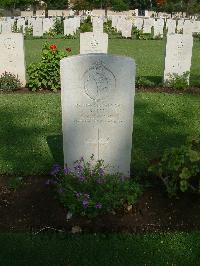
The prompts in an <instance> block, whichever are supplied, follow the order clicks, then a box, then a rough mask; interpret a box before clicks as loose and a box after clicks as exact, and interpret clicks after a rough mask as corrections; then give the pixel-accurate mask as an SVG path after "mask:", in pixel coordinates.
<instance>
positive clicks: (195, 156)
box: [149, 138, 200, 197]
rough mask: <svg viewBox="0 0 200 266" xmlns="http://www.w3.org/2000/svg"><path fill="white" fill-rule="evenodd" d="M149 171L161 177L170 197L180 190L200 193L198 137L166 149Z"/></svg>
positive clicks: (199, 142)
mask: <svg viewBox="0 0 200 266" xmlns="http://www.w3.org/2000/svg"><path fill="white" fill-rule="evenodd" d="M149 171H150V172H151V173H153V174H155V175H156V176H158V177H159V178H161V180H162V181H163V183H164V185H165V187H166V189H167V192H168V195H169V196H170V197H173V196H176V195H177V193H178V192H180V191H181V192H186V191H192V192H197V193H200V138H192V139H188V141H187V143H186V145H183V146H181V147H179V148H172V149H169V150H166V151H165V152H164V154H163V155H162V157H161V159H160V160H158V162H157V163H154V164H152V165H151V166H150V167H149Z"/></svg>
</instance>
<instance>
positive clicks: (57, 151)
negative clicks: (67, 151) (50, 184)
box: [0, 94, 195, 175]
mask: <svg viewBox="0 0 200 266" xmlns="http://www.w3.org/2000/svg"><path fill="white" fill-rule="evenodd" d="M143 95H145V97H146V94H143ZM44 97H45V96H44ZM171 97H172V96H171ZM147 98H148V97H147ZM165 100H168V101H169V100H170V101H172V102H173V106H174V108H176V107H178V104H179V102H178V101H176V98H174V96H173V98H167V99H165V97H161V98H158V97H156V96H155V98H154V96H151V100H148V99H144V98H142V97H136V101H135V117H134V131H133V151H132V168H133V170H134V172H135V173H136V174H137V173H139V172H142V173H145V171H146V167H147V165H148V161H149V160H150V159H151V158H154V157H158V156H160V155H161V153H162V152H163V150H164V149H165V148H169V147H174V146H178V145H180V144H182V143H184V141H185V139H186V136H187V132H186V129H185V123H186V122H187V121H188V124H189V123H190V124H191V125H192V124H193V123H192V121H193V120H194V119H195V118H194V117H193V114H194V112H190V111H191V110H190V109H189V108H188V109H186V108H185V107H184V109H183V111H184V113H186V116H185V117H184V118H181V119H180V116H179V119H178V117H176V115H175V116H173V117H172V116H169V113H167V111H165V109H163V110H159V109H158V108H157V101H161V104H162V102H163V104H164V103H165V102H164V101H165ZM43 104H45V101H44V103H43ZM57 107H58V106H57ZM32 108H33V109H32ZM34 108H35V107H31V105H30V106H29V105H28V104H27V106H26V107H24V106H23V105H20V106H19V105H17V104H16V106H15V104H14V101H12V97H9V100H8V99H7V103H6V106H5V105H4V106H1V107H0V125H1V127H0V173H1V174H22V175H23V174H24V175H27V174H30V175H31V174H44V173H45V174H46V173H48V172H49V170H50V168H51V167H52V165H53V164H55V163H59V164H61V165H63V149H62V135H61V132H60V129H61V126H59V123H60V122H59V123H58V126H56V127H55V128H53V126H54V125H55V121H57V120H58V119H59V117H60V114H59V108H57V109H58V111H56V113H55V112H50V111H49V112H40V110H41V109H42V108H45V106H42V104H41V105H40V108H41V109H40V110H39V109H38V108H37V109H34ZM34 112H35V113H34ZM36 112H37V113H36ZM32 114H35V116H34V118H33V115H32ZM175 114H176V113H175ZM34 119H35V120H34ZM184 119H186V121H184ZM43 120H45V123H42V121H43ZM52 128H53V129H52ZM117 156H120V154H119V155H117ZM133 166H134V167H133Z"/></svg>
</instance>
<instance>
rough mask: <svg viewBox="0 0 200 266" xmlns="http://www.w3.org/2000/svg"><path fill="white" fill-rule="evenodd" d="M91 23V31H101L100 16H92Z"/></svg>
mask: <svg viewBox="0 0 200 266" xmlns="http://www.w3.org/2000/svg"><path fill="white" fill-rule="evenodd" d="M92 25H93V32H94V33H96V32H99V33H102V32H103V19H102V18H100V17H94V18H93V20H92Z"/></svg>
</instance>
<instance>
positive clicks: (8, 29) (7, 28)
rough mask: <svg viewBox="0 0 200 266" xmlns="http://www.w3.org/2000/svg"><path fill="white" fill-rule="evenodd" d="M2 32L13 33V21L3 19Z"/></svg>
mask: <svg viewBox="0 0 200 266" xmlns="http://www.w3.org/2000/svg"><path fill="white" fill-rule="evenodd" d="M1 32H2V33H11V32H12V24H11V21H2V22H1Z"/></svg>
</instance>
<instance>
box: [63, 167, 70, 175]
mask: <svg viewBox="0 0 200 266" xmlns="http://www.w3.org/2000/svg"><path fill="white" fill-rule="evenodd" d="M71 172H72V170H71V169H70V168H69V167H65V168H64V174H65V175H69V174H71Z"/></svg>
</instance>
